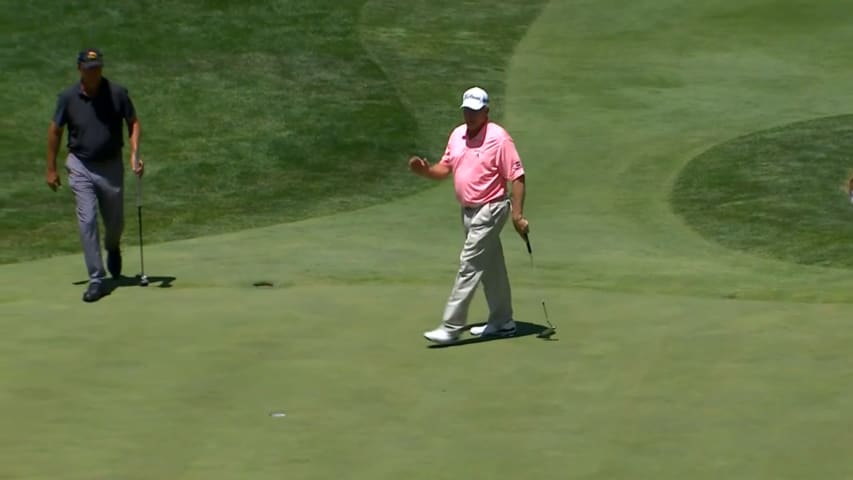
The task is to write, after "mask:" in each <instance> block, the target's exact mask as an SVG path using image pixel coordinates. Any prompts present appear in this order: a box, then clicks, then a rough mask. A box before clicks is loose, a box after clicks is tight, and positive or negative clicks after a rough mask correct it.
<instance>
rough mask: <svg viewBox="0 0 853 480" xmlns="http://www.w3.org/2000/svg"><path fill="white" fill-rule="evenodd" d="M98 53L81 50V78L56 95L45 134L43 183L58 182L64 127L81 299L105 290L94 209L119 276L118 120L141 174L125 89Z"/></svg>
mask: <svg viewBox="0 0 853 480" xmlns="http://www.w3.org/2000/svg"><path fill="white" fill-rule="evenodd" d="M102 68H103V54H102V53H101V52H100V51H99V50H97V49H89V50H84V51H82V52H80V54H79V55H78V57H77V70H78V71H79V72H80V82H79V83H75V84H74V85H72V86H71V87H69V88H68V89H66V90H65V91H63V92H62V93H61V94H60V95H59V100H58V101H57V104H56V111H55V113H54V115H53V121H52V122H51V123H50V127H49V129H48V134H47V184H48V186H50V188H51V189H52V190H53V191H56V190H57V188H58V187H59V186H60V184H61V182H60V180H59V174H58V173H57V170H56V156H57V154H58V152H59V144H60V142H61V141H62V134H63V130H64V128H65V126H66V125H67V126H68V144H67V146H68V157H67V159H66V162H65V167H66V170H67V172H68V179H69V182H68V183H69V184H70V185H71V190H72V191H73V192H74V199H75V201H76V204H77V221H78V223H79V226H80V242H81V244H82V246H83V256H84V258H85V261H86V268H87V269H88V271H89V285H88V287H87V288H86V292H85V293H84V294H83V300H84V301H86V302H94V301H97V300H98V299H99V298H101V297H102V296H104V295H105V294H106V291H105V289H104V288H103V285H102V281H103V279H104V278H105V277H106V273H105V271H104V263H103V259H102V257H101V245H100V238H99V232H98V211H99V210H100V213H101V216H102V217H103V222H104V230H105V231H104V247H105V249H106V250H107V268H108V269H109V271H110V274H112V276H113V277H119V276H120V275H121V249H120V243H121V235H122V231H123V230H124V162H122V147H123V146H124V141H123V135H122V131H123V126H124V125H123V124H126V125H127V129H128V133H129V136H130V167H131V169H132V170H133V172H134V173H135V174H136V175H137V176H140V177H141V176H142V173H143V166H142V161H140V160H138V159H137V155H136V152H137V150H138V148H139V136H140V126H139V120H138V119H137V118H136V110H135V109H134V107H133V102H131V100H130V96H129V95H128V93H127V89H125V88H124V87H122V86H121V85H119V84H117V83H113V82H111V81H109V80H108V79H106V78H105V77H103V76H102Z"/></svg>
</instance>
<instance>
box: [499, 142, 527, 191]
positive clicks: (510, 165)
mask: <svg viewBox="0 0 853 480" xmlns="http://www.w3.org/2000/svg"><path fill="white" fill-rule="evenodd" d="M498 167H499V168H500V172H501V175H503V177H504V178H506V179H507V180H510V181H512V180H516V179H518V178H519V177H521V176H522V175H524V165H522V163H521V157H519V156H518V150H516V149H515V142H513V140H512V138H511V137H506V138H505V139H504V140H503V141H502V142H501V146H500V151H499V152H498Z"/></svg>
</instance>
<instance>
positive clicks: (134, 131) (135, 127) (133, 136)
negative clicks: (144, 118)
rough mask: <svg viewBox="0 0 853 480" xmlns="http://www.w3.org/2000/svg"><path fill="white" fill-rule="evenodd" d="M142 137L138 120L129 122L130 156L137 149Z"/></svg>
mask: <svg viewBox="0 0 853 480" xmlns="http://www.w3.org/2000/svg"><path fill="white" fill-rule="evenodd" d="M140 138H142V125H140V123H139V120H138V119H137V120H134V121H133V123H131V124H130V153H131V156H133V155H135V154H136V152H137V151H138V150H139V140H140Z"/></svg>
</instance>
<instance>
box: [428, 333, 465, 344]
mask: <svg viewBox="0 0 853 480" xmlns="http://www.w3.org/2000/svg"><path fill="white" fill-rule="evenodd" d="M424 338H426V339H427V340H429V341H430V342H432V343H435V344H437V345H450V344H451V343H456V342H458V341H459V337H456V338H453V339H450V340H444V341H440V340H436V339H434V338H429V337H428V336H426V335H424Z"/></svg>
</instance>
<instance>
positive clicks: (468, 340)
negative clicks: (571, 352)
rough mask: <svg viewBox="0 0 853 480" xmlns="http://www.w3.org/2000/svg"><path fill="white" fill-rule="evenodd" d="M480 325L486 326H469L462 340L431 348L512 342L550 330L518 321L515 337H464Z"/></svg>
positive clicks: (552, 339) (551, 339)
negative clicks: (501, 341)
mask: <svg viewBox="0 0 853 480" xmlns="http://www.w3.org/2000/svg"><path fill="white" fill-rule="evenodd" d="M478 325H484V324H483V323H477V324H473V325H468V326H467V327H465V333H464V334H463V337H462V338H461V339H460V340H458V341H456V342H453V343H447V344H443V345H441V344H432V345H430V346H429V348H449V347H461V346H462V345H471V344H474V343H486V342H494V341H498V340H512V339H513V338H519V337H529V336H531V335H536V336H538V335H540V334H541V333H542V332H544V331H545V330H547V329H548V327H546V326H544V325H539V324H536V323H529V322H519V321H517V320H516V322H515V335H511V336H509V337H498V336H494V337H471V336H464V335H469V334H468V330H470V329H471V327H476V326H478ZM542 340H547V341H552V342H555V341H557V340H558V339H556V338H554V337H553V336H551V337H549V338H543V339H542Z"/></svg>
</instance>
